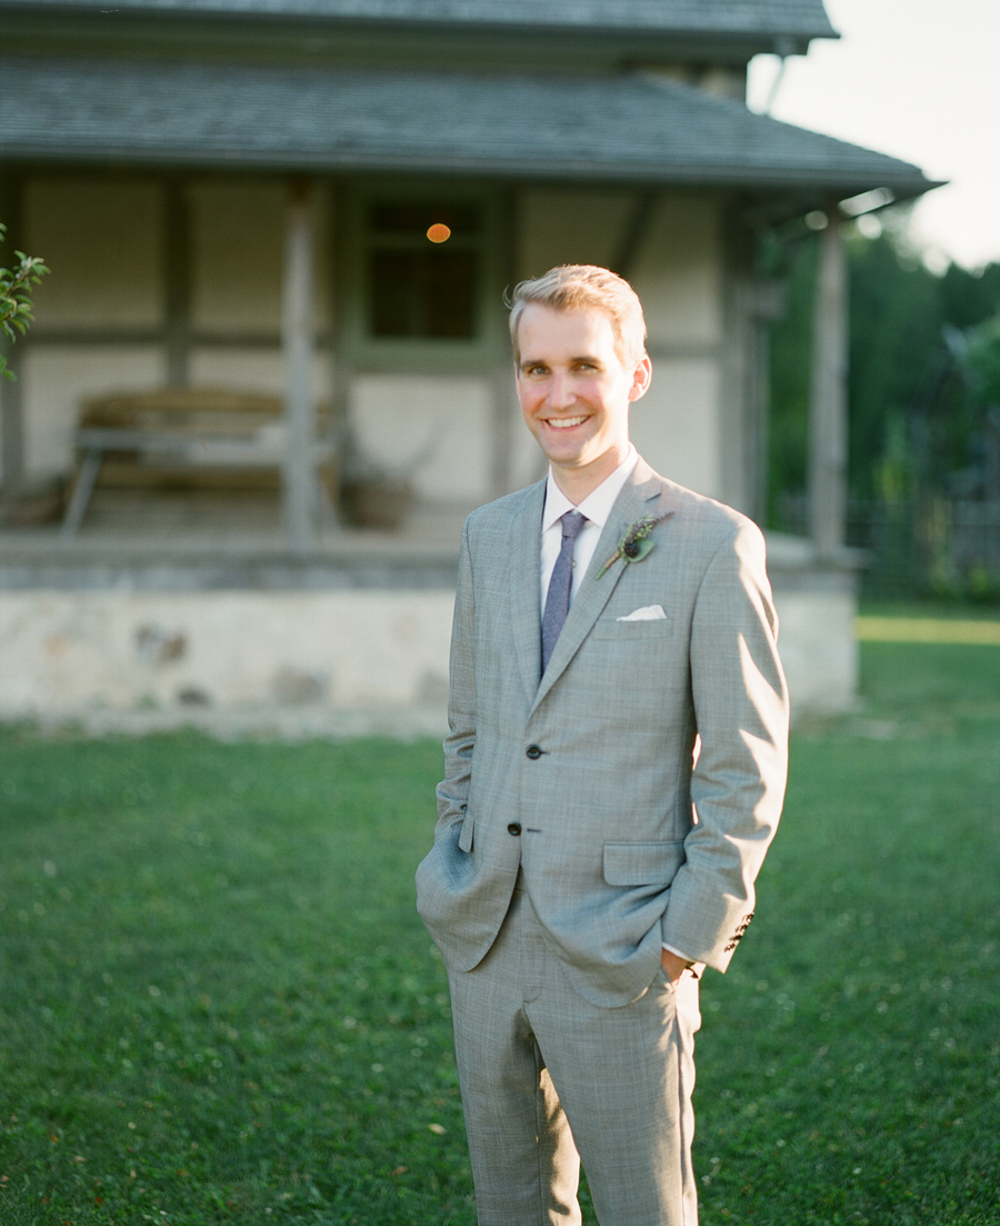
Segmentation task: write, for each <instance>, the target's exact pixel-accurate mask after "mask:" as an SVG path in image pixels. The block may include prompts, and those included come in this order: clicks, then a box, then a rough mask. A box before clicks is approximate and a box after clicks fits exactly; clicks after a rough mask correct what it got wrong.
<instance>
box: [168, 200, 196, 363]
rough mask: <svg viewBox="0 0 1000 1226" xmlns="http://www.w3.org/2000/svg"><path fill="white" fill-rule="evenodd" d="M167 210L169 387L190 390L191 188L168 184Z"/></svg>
mask: <svg viewBox="0 0 1000 1226" xmlns="http://www.w3.org/2000/svg"><path fill="white" fill-rule="evenodd" d="M163 209H164V219H163V318H164V341H165V345H166V357H167V387H187V386H188V385H189V384H190V382H191V373H190V372H191V273H192V268H191V220H190V216H191V209H190V204H189V202H188V194H187V184H186V183H185V182H184V181H183V180H181V179H178V178H170V179H167V180H166V183H165V184H164V191H163Z"/></svg>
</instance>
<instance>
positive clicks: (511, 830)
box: [507, 822, 521, 834]
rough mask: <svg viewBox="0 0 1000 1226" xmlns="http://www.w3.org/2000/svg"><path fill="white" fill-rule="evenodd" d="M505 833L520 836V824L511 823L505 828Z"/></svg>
mask: <svg viewBox="0 0 1000 1226" xmlns="http://www.w3.org/2000/svg"><path fill="white" fill-rule="evenodd" d="M507 833H508V834H520V833H521V823H520V822H511V823H510V825H509V826H508V827H507Z"/></svg>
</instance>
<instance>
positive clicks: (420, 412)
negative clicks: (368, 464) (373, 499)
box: [351, 375, 513, 504]
mask: <svg viewBox="0 0 1000 1226" xmlns="http://www.w3.org/2000/svg"><path fill="white" fill-rule="evenodd" d="M512 377H513V376H512ZM351 421H352V425H353V427H354V432H355V438H356V440H357V443H358V446H359V448H360V449H361V452H362V453H363V454H364V455H365V456H367V457H370V459H372V460H373V461H375V462H376V463H378V464H382V465H384V466H385V467H386V468H387V469H389V470H390V471H392V472H400V473H406V474H412V480H413V484H414V487H415V489H416V491H417V493H418V494H419V495H420V496H421V497H422V498H426V499H428V500H430V501H434V502H442V501H443V502H448V501H464V502H470V503H473V504H474V503H476V502H482V501H485V500H486V499H487V498H489V496H490V467H491V461H492V454H493V452H492V447H493V432H492V422H491V396H490V384H489V382H488V380H486V379H483V378H475V377H464V376H453V377H450V378H449V377H447V376H443V377H442V376H433V375H363V376H360V377H359V378H358V380H357V382H356V384H355V386H354V394H353V396H352V400H351Z"/></svg>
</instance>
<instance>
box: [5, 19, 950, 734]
mask: <svg viewBox="0 0 1000 1226" xmlns="http://www.w3.org/2000/svg"><path fill="white" fill-rule="evenodd" d="M833 36H834V31H833V30H832V28H831V26H830V24H829V21H828V19H827V17H826V14H825V12H824V10H823V7H822V3H821V0H780V2H778V0H750V2H747V0H739V2H737V0H698V2H694V0H659V2H654V0H604V2H603V3H601V4H600V5H598V4H596V3H593V4H592V3H584V4H581V3H579V2H578V0H507V2H505V3H503V2H501V0H434V2H432V0H365V2H364V3H362V2H361V0H124V2H123V3H120V4H119V5H118V7H116V8H115V9H113V10H105V9H102V8H100V6H99V4H98V2H97V0H0V48H2V57H0V96H2V105H0V219H3V220H4V221H6V222H7V224H8V226H9V229H10V234H9V239H8V244H7V247H6V249H5V250H7V251H12V250H13V249H14V248H19V249H22V250H26V251H30V252H31V253H32V254H39V255H41V256H43V257H44V258H45V259H46V262H47V263H48V264H49V265H50V267H51V268H52V269H53V272H52V275H51V276H50V277H49V278H48V279H47V280H46V281H45V282H44V283H43V285H42V287H41V288H40V290H39V291H38V294H37V312H36V324H35V326H34V328H33V329H32V331H31V332H30V333H29V335H28V337H27V338H26V340H25V341H23V342H19V344H18V345H17V347H16V348H15V349H14V351H13V353H12V355H11V357H12V366H13V367H14V368H15V369H16V370H17V373H18V375H19V378H18V381H17V382H16V383H3V385H2V387H0V397H2V399H0V448H2V451H0V455H2V473H3V483H4V489H5V490H6V491H8V494H10V495H12V496H13V494H15V493H16V492H17V491H18V490H23V489H25V488H31V485H32V482H38V481H41V480H43V479H46V478H52V477H53V476H55V477H59V476H60V475H61V476H63V477H65V478H66V479H67V480H68V481H69V483H70V486H71V488H72V487H73V485H74V482H75V488H76V496H75V499H72V500H71V505H70V514H69V519H68V521H67V522H66V524H65V525H64V527H63V528H62V529H60V528H59V527H58V526H34V527H30V528H28V527H22V528H19V529H13V528H8V529H6V530H5V531H4V532H3V534H2V538H3V539H2V555H0V716H2V717H11V716H19V715H31V714H41V715H45V714H53V713H55V714H58V713H63V714H67V715H68V714H80V713H81V712H85V711H87V710H89V709H93V708H94V707H95V704H96V705H97V706H103V707H105V708H110V709H121V710H131V709H134V708H136V707H137V706H138V707H142V708H146V709H155V710H158V711H159V712H161V713H162V714H163V717H164V718H165V719H166V718H173V715H178V716H180V715H184V714H185V713H187V714H190V712H191V711H192V710H195V709H201V708H205V707H216V708H218V707H225V708H232V707H236V706H243V707H246V708H252V707H262V708H270V707H273V706H279V707H280V706H283V705H284V706H289V705H291V706H296V705H297V706H299V707H304V706H310V705H312V706H313V707H315V708H317V709H320V708H322V709H327V708H329V709H331V710H342V711H344V710H351V709H360V708H362V707H370V708H372V709H375V708H378V707H383V706H386V705H389V706H396V707H400V708H408V707H414V706H415V705H416V706H420V705H421V704H428V703H430V704H432V705H433V704H437V706H438V707H439V706H440V701H441V695H442V694H443V692H444V689H445V686H446V676H445V673H446V667H447V639H448V632H449V627H450V605H451V597H452V594H453V590H454V589H453V584H454V573H455V551H456V544H457V534H458V527H459V525H460V522H461V519H462V517H463V515H464V514H465V513H467V512H468V511H469V510H470V509H472V508H473V507H474V506H476V505H478V504H479V503H481V502H483V501H485V500H487V499H489V498H492V497H495V496H497V495H499V494H502V493H504V492H507V491H508V490H511V489H514V488H517V487H519V486H521V485H524V484H526V483H527V482H529V481H531V480H534V479H535V478H537V477H538V476H540V475H541V473H542V471H543V470H542V467H541V457H540V455H539V454H538V453H537V451H536V449H535V447H534V444H533V442H532V440H531V439H530V437H529V436H528V435H527V433H526V432H525V431H524V430H523V428H522V427H521V426H520V424H519V415H518V411H517V405H516V399H515V397H514V394H513V382H512V377H511V376H512V371H511V362H510V354H509V346H508V341H507V336H506V325H505V311H504V307H503V293H504V289H505V288H506V287H509V286H511V285H512V284H513V283H515V282H516V281H517V280H519V279H521V278H523V277H526V276H531V275H537V274H538V273H540V272H543V271H544V270H545V269H547V268H548V267H550V266H552V265H553V264H557V263H564V262H587V263H599V264H605V265H607V266H609V267H612V268H614V269H616V270H617V271H618V272H620V273H622V274H623V275H624V276H626V277H627V278H628V279H629V280H630V281H631V282H632V283H633V285H634V286H635V288H636V290H637V291H638V293H639V295H640V297H641V298H642V300H643V303H644V307H645V310H646V317H647V323H648V327H649V352H650V356H651V358H652V360H653V365H654V370H655V374H654V382H653V387H652V390H651V392H650V393H649V395H647V397H646V398H645V399H644V400H643V401H642V402H641V404H639V405H637V406H636V408H635V411H634V414H633V437H634V438H635V441H636V443H637V446H638V447H639V449H640V451H641V452H642V454H643V455H644V456H645V457H646V459H647V460H649V462H650V463H651V464H652V465H653V466H654V467H655V468H657V469H658V470H659V471H661V472H662V473H664V474H665V475H667V476H670V477H672V478H674V479H676V480H678V481H681V482H682V483H684V484H686V485H689V486H691V487H693V488H694V489H697V490H699V491H701V492H703V493H706V494H709V495H712V496H714V497H718V498H720V499H722V500H724V501H726V502H729V503H731V504H732V505H734V506H736V507H738V508H740V509H741V510H744V511H746V512H747V513H748V514H750V515H753V516H755V517H757V518H761V517H762V514H763V489H764V457H765V452H766V447H765V439H766V429H767V382H768V381H767V364H766V328H767V322H768V319H769V317H771V316H772V315H773V312H774V310H775V309H776V307H775V292H774V286H773V285H772V284H770V283H769V282H767V281H766V280H765V279H763V278H762V277H761V275H760V272H759V262H758V258H757V253H758V249H759V244H760V241H761V238H762V236H763V235H764V234H765V233H766V232H767V231H768V230H771V229H773V228H775V227H795V226H800V227H803V230H804V226H805V223H804V222H803V220H802V219H804V218H805V219H808V224H809V225H810V226H812V227H813V228H814V229H815V230H816V234H817V236H818V237H817V238H816V240H815V241H818V242H820V243H822V245H823V259H822V261H821V268H822V274H821V279H820V280H821V284H820V289H819V298H818V310H817V334H816V343H815V346H814V349H815V352H814V394H813V400H814V413H813V423H812V456H813V458H812V470H811V482H812V501H813V539H812V540H811V541H804V540H803V541H788V540H784V541H781V540H776V541H774V542H772V574H773V578H774V581H775V587H776V592H777V598H778V603H779V610H780V612H781V614H782V618H783V622H784V637H783V648H784V655H785V657H786V660H787V663H788V666H789V673H790V678H791V684H792V690H793V698H794V699H795V700H796V701H797V702H798V704H799V705H800V707H809V706H812V707H817V706H818V707H823V706H828V707H843V706H844V705H845V704H846V703H848V702H849V701H850V698H851V695H852V693H853V686H854V668H855V666H854V648H853V640H852V637H851V632H850V622H851V616H852V613H853V576H852V571H851V565H850V559H848V558H847V557H846V555H845V553H844V551H843V549H842V541H843V530H842V520H843V489H842V487H843V465H844V429H845V412H844V394H845V393H844V365H845V353H846V335H845V288H844V268H843V260H842V254H841V249H840V239H839V229H840V225H841V223H842V221H843V219H845V218H849V217H851V216H853V215H857V214H858V213H860V212H862V211H865V210H867V209H869V208H873V207H882V206H884V205H886V204H888V203H891V202H893V201H896V200H903V199H907V198H912V197H913V196H915V195H918V194H920V193H921V192H923V191H925V190H927V189H928V187H930V186H932V184H930V183H929V182H928V181H927V180H926V179H925V177H924V176H923V175H922V173H921V172H920V171H919V170H918V169H917V168H916V167H913V166H911V165H908V164H906V163H903V162H900V161H897V160H895V159H893V158H889V157H886V156H884V155H882V154H879V153H875V152H872V151H870V150H866V149H861V148H858V147H855V146H852V145H848V144H845V143H843V142H840V141H836V140H833V139H831V138H829V137H825V136H821V135H818V134H816V133H812V132H807V131H804V130H801V129H798V128H794V127H791V126H789V125H787V124H783V123H779V122H777V121H775V120H773V119H770V118H769V117H767V116H764V115H758V114H755V113H753V112H751V111H750V110H748V108H747V107H746V105H745V89H746V69H747V64H748V62H749V60H750V59H751V58H752V56H754V55H756V54H758V53H761V52H775V53H777V54H779V55H781V56H787V55H792V54H803V53H805V51H806V50H807V49H808V46H809V43H810V41H811V40H812V39H813V38H824V37H833ZM213 398H214V399H213ZM241 398H242V399H241ZM223 402H224V403H225V404H226V405H228V406H229V408H230V409H232V408H233V406H234V405H235V407H236V409H237V410H238V413H237V416H239V413H242V417H241V418H240V420H241V421H242V427H241V429H242V435H241V437H240V438H238V439H237V438H234V437H232V436H233V428H232V426H231V423H232V422H233V421H235V420H236V417H235V416H232V417H227V418H226V421H227V422H228V423H230V424H229V425H227V427H226V428H225V429H224V430H223V431H222V432H221V435H222V436H220V432H219V429H218V420H219V415H218V411H217V410H218V408H219V405H221V404H223ZM123 405H124V408H123V407H122V406H123ZM95 406H96V407H95ZM109 406H110V407H109ZM102 412H103V413H104V414H105V416H104V417H102V416H101V413H102ZM114 412H118V413H119V416H118V417H115V416H114ZM109 413H111V414H112V416H110V417H109V416H108V414H109ZM88 414H90V416H89V417H88V416H87V415H88ZM130 414H131V416H130ZM182 419H183V421H184V422H185V423H186V425H185V428H186V429H187V430H188V434H187V435H186V436H185V438H186V440H187V441H186V442H185V441H184V440H183V439H182V440H181V441H178V438H177V437H176V426H177V423H178V421H181V420H182ZM192 421H193V422H195V423H196V424H195V427H194V428H193V429H192V428H191V422H192ZM248 422H249V423H250V424H249V425H248V424H247V423H248ZM109 423H110V427H114V428H121V427H122V426H123V425H125V426H128V427H129V428H131V430H132V433H131V434H130V435H128V436H127V437H126V436H124V435H122V434H114V433H111V434H108V433H104V434H101V430H102V429H103V430H105V431H107V430H108V429H109ZM198 423H200V425H199V424H198ZM81 427H83V432H81ZM88 427H89V428H90V434H87V433H86V429H87V428H88ZM158 433H159V436H160V437H154V436H156V435H157V434H158ZM164 435H166V436H169V437H167V439H166V441H165V440H164V437H163V436H164ZM102 440H103V441H102ZM88 445H89V446H90V447H91V451H89V452H88V450H87V447H88ZM227 448H228V450H227ZM88 455H90V456H91V460H92V463H90V465H89V468H88V462H87V457H88ZM81 457H82V458H83V461H84V462H83V465H82V467H81V466H80V464H79V460H80V458H81ZM84 478H85V479H84ZM91 481H93V482H94V488H93V490H92V491H91V489H90V482H91ZM85 487H86V488H85ZM272 487H273V488H272ZM279 490H280V496H279V493H278V491H279ZM348 495H350V497H348ZM365 495H367V497H368V498H369V499H371V498H372V497H375V498H376V499H382V501H383V504H384V503H385V501H386V500H389V501H392V500H393V499H395V500H396V501H397V502H399V503H400V505H399V506H397V507H396V508H394V509H395V510H397V511H400V510H402V503H401V502H400V500H402V499H404V498H408V499H409V507H408V510H407V513H406V517H405V519H404V520H403V521H402V522H401V523H400V524H399V525H398V526H397V527H395V528H394V529H393V530H388V529H387V528H386V527H385V524H384V523H383V524H382V525H381V526H370V527H366V526H364V525H365V524H366V523H368V524H373V525H377V524H378V522H379V512H378V510H377V507H378V503H376V511H375V513H374V515H373V513H372V512H371V510H370V509H369V510H367V511H366V510H364V496H365ZM359 507H360V508H361V509H360V510H359V509H358V508H359ZM351 508H353V511H351ZM348 512H351V517H352V518H353V520H354V522H355V524H358V523H360V524H361V525H362V526H360V527H359V526H354V527H352V526H350V525H349V524H347V523H345V517H346V516H347V513H348ZM388 518H390V519H391V518H392V516H391V515H390V516H389V517H388Z"/></svg>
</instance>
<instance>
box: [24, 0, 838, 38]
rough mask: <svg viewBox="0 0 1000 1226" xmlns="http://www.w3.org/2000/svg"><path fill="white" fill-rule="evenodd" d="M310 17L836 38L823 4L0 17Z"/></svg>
mask: <svg viewBox="0 0 1000 1226" xmlns="http://www.w3.org/2000/svg"><path fill="white" fill-rule="evenodd" d="M4 8H6V9H21V10H25V9H27V10H35V11H53V12H55V11H58V10H63V11H70V12H73V11H76V12H79V11H81V10H88V9H92V10H95V11H100V12H108V11H118V12H123V11H125V12H127V11H147V12H161V13H162V12H177V13H192V14H194V13H201V14H206V15H207V14H228V15H233V16H235V15H237V14H246V15H256V16H270V17H305V16H309V17H316V18H325V19H328V20H330V21H337V20H350V21H363V22H391V23H399V24H406V25H444V24H447V25H466V26H500V27H510V26H527V27H548V28H577V29H581V30H585V29H593V30H604V29H607V30H648V31H656V32H659V33H676V34H678V35H695V34H713V33H717V34H725V35H737V36H739V35H760V34H771V35H782V34H784V35H788V36H794V37H798V38H829V37H833V36H834V30H833V28H832V26H831V25H830V22H829V19H828V18H827V15H826V12H825V10H824V8H823V3H822V0H115V3H114V6H113V8H110V7H109V4H108V0H0V10H2V9H4Z"/></svg>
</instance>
